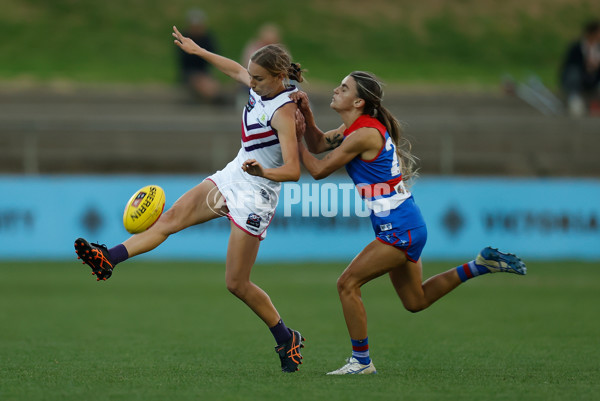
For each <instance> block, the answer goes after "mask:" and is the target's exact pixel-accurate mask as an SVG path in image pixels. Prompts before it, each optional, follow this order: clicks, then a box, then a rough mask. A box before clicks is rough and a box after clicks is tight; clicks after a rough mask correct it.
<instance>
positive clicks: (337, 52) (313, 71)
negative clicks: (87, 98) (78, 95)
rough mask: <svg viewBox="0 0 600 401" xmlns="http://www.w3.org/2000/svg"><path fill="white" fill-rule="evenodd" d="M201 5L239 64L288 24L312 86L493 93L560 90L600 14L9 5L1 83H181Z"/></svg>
mask: <svg viewBox="0 0 600 401" xmlns="http://www.w3.org/2000/svg"><path fill="white" fill-rule="evenodd" d="M191 7H200V8H202V9H204V10H205V11H206V13H207V15H208V17H209V24H210V27H211V29H212V30H213V31H214V32H215V34H216V36H217V39H218V42H219V45H220V52H221V54H223V55H225V56H226V57H229V58H233V59H236V60H237V59H239V58H240V55H241V53H242V49H243V47H244V45H245V43H246V42H247V41H248V39H249V38H251V37H252V36H253V35H255V33H256V32H257V31H258V29H259V27H260V25H261V24H262V23H264V22H266V21H270V22H275V23H277V24H279V25H280V27H281V30H282V34H283V41H284V43H286V44H287V45H288V46H289V48H290V50H291V52H292V54H293V55H294V58H295V59H296V60H297V61H299V62H301V63H302V65H303V67H305V68H308V69H309V73H308V74H307V78H308V79H311V80H313V82H316V81H326V82H330V83H332V82H333V83H337V82H339V80H340V79H341V78H342V77H343V76H345V75H346V74H348V73H349V72H350V71H353V70H357V69H364V70H369V71H373V72H375V73H376V74H378V75H379V76H380V77H381V78H382V79H384V80H385V81H386V82H388V83H399V84H415V83H416V84H429V85H440V84H448V83H449V84H461V85H464V84H469V85H474V86H478V85H479V86H486V85H487V86H488V87H489V86H492V87H494V88H497V86H498V84H499V82H500V79H501V77H502V75H503V74H506V73H510V74H513V75H515V76H516V77H517V78H525V77H527V76H528V75H529V74H531V73H535V74H537V75H539V76H540V77H541V78H542V79H543V81H544V82H545V83H546V84H547V85H549V86H555V85H556V79H557V72H558V68H559V64H560V60H561V58H562V56H563V54H564V52H565V46H566V45H567V43H568V42H570V41H571V40H574V38H576V37H577V36H579V34H580V32H581V27H582V24H583V23H584V22H586V21H587V20H588V19H590V18H594V17H595V18H598V15H600V3H598V2H597V1H591V0H571V1H568V2H567V1H564V0H528V1H527V2H523V1H519V0H504V1H501V2H499V1H491V0H462V1H459V2H448V1H440V0H426V1H419V2H415V1H410V0H376V1H371V2H369V3H368V5H367V4H365V3H364V2H361V1H359V0H345V1H330V2H325V1H318V0H308V1H305V2H301V3H294V5H293V6H290V5H288V4H285V3H282V2H281V1H278V0H263V1H260V2H252V3H249V2H247V1H242V0H222V1H217V2H215V1H213V2H208V1H200V2H198V1H190V0H171V1H169V2H161V1H156V0H145V1H138V0H122V1H119V2H114V1H105V2H93V1H71V0H52V1H47V0H4V1H3V3H2V13H0V34H1V35H2V37H5V38H6V40H3V41H0V82H2V81H9V82H13V81H17V82H19V81H23V82H30V81H33V82H48V81H50V82H53V81H58V82H61V83H64V82H86V83H88V82H91V83H107V82H108V83H129V82H131V83H142V84H146V83H173V82H175V79H176V71H177V70H176V58H175V50H176V48H175V47H174V45H173V43H172V38H171V26H172V25H174V24H175V25H178V26H179V27H182V26H183V24H184V22H185V15H186V11H187V10H188V9H189V8H191Z"/></svg>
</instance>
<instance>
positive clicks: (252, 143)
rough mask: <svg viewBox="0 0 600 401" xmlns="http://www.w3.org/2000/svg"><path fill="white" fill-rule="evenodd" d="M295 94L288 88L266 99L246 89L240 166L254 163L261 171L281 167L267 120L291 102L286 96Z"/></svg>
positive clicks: (275, 138)
mask: <svg viewBox="0 0 600 401" xmlns="http://www.w3.org/2000/svg"><path fill="white" fill-rule="evenodd" d="M297 91H298V89H297V88H296V87H295V86H291V87H289V88H287V89H285V90H284V91H283V92H281V93H280V94H278V95H277V96H275V97H274V98H267V97H264V96H259V95H257V94H256V92H254V91H253V90H252V89H250V97H249V98H248V104H246V107H245V108H244V111H243V113H242V148H241V149H240V151H239V153H238V159H242V160H241V161H242V162H243V161H245V160H247V159H256V160H257V161H258V162H259V163H260V164H261V165H262V166H263V168H276V167H280V166H282V165H283V157H282V155H281V145H280V143H279V137H278V135H277V131H276V130H275V129H274V128H273V127H271V119H272V118H273V115H274V114H275V112H276V111H277V110H278V109H279V108H280V107H281V106H283V105H284V104H287V103H291V102H292V100H291V99H290V97H289V95H290V93H294V92H297Z"/></svg>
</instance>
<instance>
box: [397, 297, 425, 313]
mask: <svg viewBox="0 0 600 401" xmlns="http://www.w3.org/2000/svg"><path fill="white" fill-rule="evenodd" d="M402 305H404V309H406V310H407V311H409V312H411V313H417V312H421V311H422V310H424V309H427V307H428V306H429V305H428V304H427V303H426V302H424V301H419V300H410V301H406V300H405V301H402Z"/></svg>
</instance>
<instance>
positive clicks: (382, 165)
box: [343, 114, 427, 262]
mask: <svg viewBox="0 0 600 401" xmlns="http://www.w3.org/2000/svg"><path fill="white" fill-rule="evenodd" d="M360 128H374V129H376V130H377V132H378V133H379V134H380V135H381V137H382V139H383V140H382V141H381V142H382V143H381V147H380V149H379V152H378V154H377V155H376V156H375V157H374V158H373V159H370V160H365V159H363V158H361V157H360V156H359V157H355V158H354V159H352V160H350V162H348V163H347V164H346V171H347V172H348V175H349V176H350V178H352V181H354V184H355V185H356V189H357V191H358V193H359V195H360V196H361V198H362V199H363V200H364V201H365V204H366V205H367V207H368V208H369V209H370V211H371V214H370V217H371V224H372V225H373V230H374V231H375V235H376V238H377V239H378V240H379V241H381V242H382V243H384V244H389V245H392V246H396V247H397V248H398V249H400V250H402V251H403V252H404V253H405V254H406V257H407V258H408V260H410V261H412V262H416V261H417V260H419V257H420V256H421V251H422V250H423V247H424V246H425V242H426V240H427V229H426V227H425V221H424V220H423V216H422V215H421V211H420V210H419V207H418V206H417V205H416V203H415V201H414V198H413V196H412V194H411V193H410V191H408V189H407V188H406V187H405V185H404V182H403V179H402V172H401V171H400V164H399V161H398V153H397V152H396V146H395V145H394V141H393V140H392V138H391V137H390V134H389V133H388V131H387V128H386V127H385V126H384V125H383V124H382V123H380V122H379V121H378V120H377V119H376V118H373V117H370V116H368V115H364V114H363V115H361V116H360V117H358V118H357V119H356V120H355V121H354V122H353V123H352V125H351V126H350V127H348V128H346V129H345V130H344V133H343V135H344V139H346V138H348V136H350V135H351V134H352V133H354V132H355V131H357V130H358V129H360ZM411 231H412V232H411Z"/></svg>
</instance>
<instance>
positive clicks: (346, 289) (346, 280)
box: [337, 274, 359, 296]
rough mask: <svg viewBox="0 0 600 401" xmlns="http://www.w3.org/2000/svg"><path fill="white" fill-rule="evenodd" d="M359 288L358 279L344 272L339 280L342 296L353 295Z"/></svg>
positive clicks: (339, 291) (338, 284)
mask: <svg viewBox="0 0 600 401" xmlns="http://www.w3.org/2000/svg"><path fill="white" fill-rule="evenodd" d="M358 289H359V286H358V285H357V283H356V281H355V280H353V279H352V277H351V276H349V275H344V274H342V275H341V276H340V277H339V278H338V280H337V290H338V294H339V295H340V296H344V295H352V294H353V293H354V292H356V291H357V290H358Z"/></svg>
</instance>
